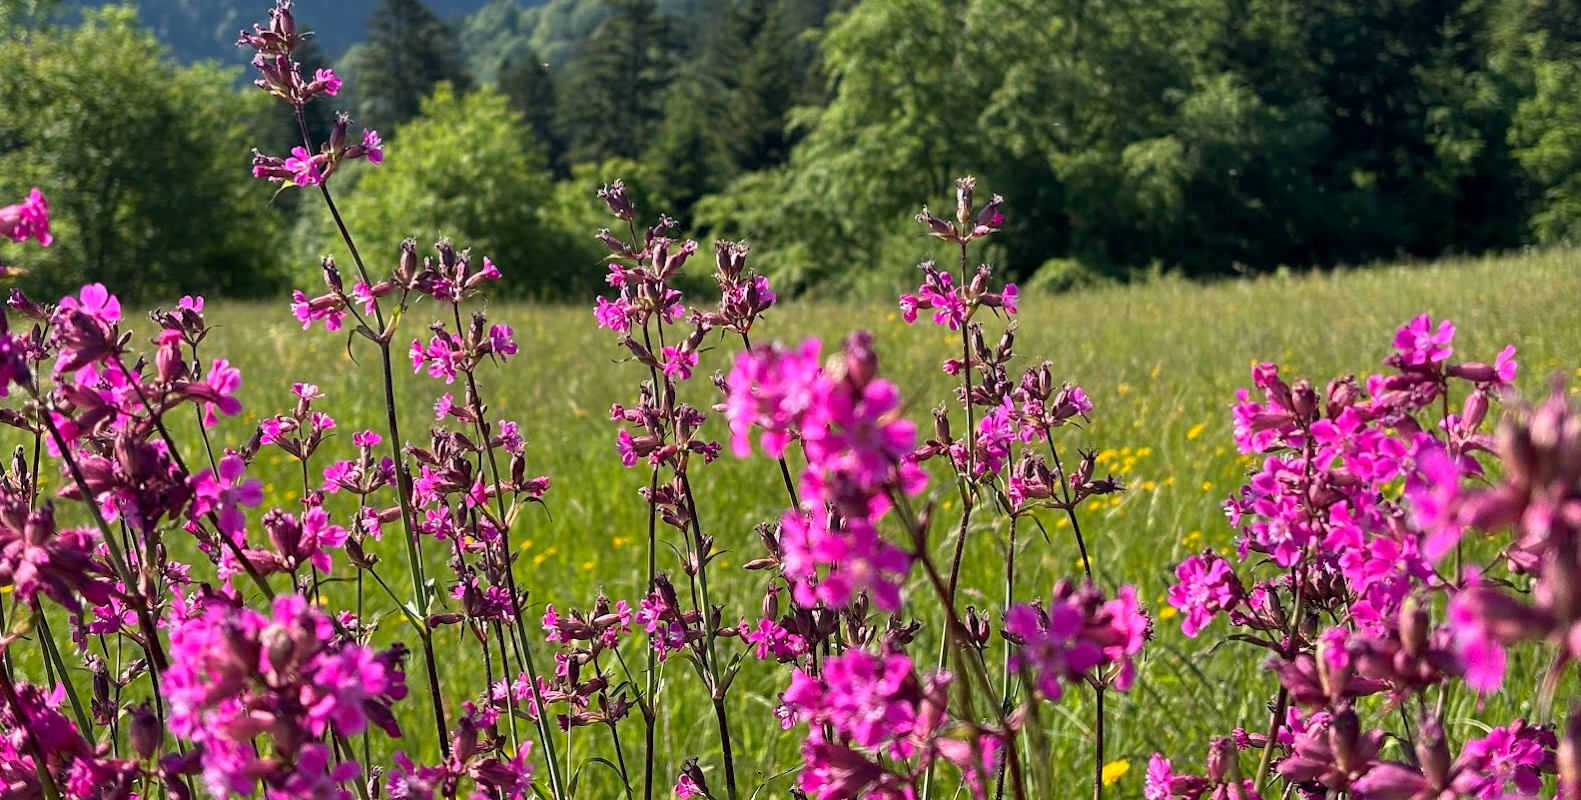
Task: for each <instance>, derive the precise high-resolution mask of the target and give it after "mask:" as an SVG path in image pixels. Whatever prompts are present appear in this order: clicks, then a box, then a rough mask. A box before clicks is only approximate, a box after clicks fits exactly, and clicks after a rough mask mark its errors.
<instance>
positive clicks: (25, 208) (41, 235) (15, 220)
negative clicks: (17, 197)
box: [0, 187, 55, 247]
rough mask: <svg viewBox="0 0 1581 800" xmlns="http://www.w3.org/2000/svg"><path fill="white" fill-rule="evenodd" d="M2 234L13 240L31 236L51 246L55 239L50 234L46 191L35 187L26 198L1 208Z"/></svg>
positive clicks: (17, 240) (0, 234)
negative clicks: (45, 197)
mask: <svg viewBox="0 0 1581 800" xmlns="http://www.w3.org/2000/svg"><path fill="white" fill-rule="evenodd" d="M0 236H6V237H9V238H10V239H11V241H13V242H23V241H26V240H27V239H28V238H30V237H31V238H33V239H37V240H38V243H39V244H41V245H43V246H45V247H49V245H50V242H53V241H54V240H55V239H54V237H53V236H50V234H49V202H48V201H47V200H45V199H44V193H43V192H40V191H39V190H38V188H37V187H34V188H33V191H31V192H29V193H28V196H27V199H26V200H23V201H22V202H20V203H16V204H13V205H9V206H5V207H4V208H0Z"/></svg>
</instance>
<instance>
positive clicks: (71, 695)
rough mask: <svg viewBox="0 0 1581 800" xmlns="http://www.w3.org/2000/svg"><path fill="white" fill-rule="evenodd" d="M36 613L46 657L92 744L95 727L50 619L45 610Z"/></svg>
mask: <svg viewBox="0 0 1581 800" xmlns="http://www.w3.org/2000/svg"><path fill="white" fill-rule="evenodd" d="M36 611H37V612H38V616H37V619H38V633H39V642H40V643H41V644H43V646H44V657H45V658H47V659H48V660H49V662H50V663H53V664H54V665H55V671H56V672H57V673H59V674H60V682H61V684H62V685H64V686H65V687H66V697H67V698H68V699H70V700H71V710H72V712H73V714H74V715H75V716H76V717H77V724H78V725H79V726H81V728H82V735H83V737H85V738H86V739H87V740H88V743H89V744H92V743H93V741H94V739H95V738H96V737H95V736H94V730H93V726H92V725H91V724H89V722H88V715H87V714H86V713H84V712H83V710H82V700H81V698H79V697H78V696H77V683H76V681H73V680H72V679H71V674H70V673H68V672H67V671H66V662H65V661H64V660H63V659H62V658H61V657H60V648H59V647H57V646H56V645H55V634H54V633H52V632H51V631H50V629H49V617H47V616H45V614H44V610H43V609H36Z"/></svg>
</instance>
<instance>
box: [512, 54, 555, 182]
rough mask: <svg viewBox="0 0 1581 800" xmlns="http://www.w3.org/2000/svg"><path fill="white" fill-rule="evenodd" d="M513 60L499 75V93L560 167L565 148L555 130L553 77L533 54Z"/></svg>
mask: <svg viewBox="0 0 1581 800" xmlns="http://www.w3.org/2000/svg"><path fill="white" fill-rule="evenodd" d="M514 58H515V60H513V61H510V62H508V63H506V64H505V66H504V68H502V69H501V70H500V72H499V79H498V85H499V89H500V91H501V92H504V93H505V97H506V99H508V100H509V101H510V106H511V108H512V109H513V110H514V111H516V112H517V113H518V114H521V115H522V118H523V119H525V120H526V121H527V126H528V127H529V128H531V129H532V133H533V136H535V137H537V139H538V140H539V141H541V142H543V143H544V145H545V146H546V147H547V148H548V151H549V162H550V163H551V164H555V163H558V162H559V160H560V155H561V154H562V153H563V152H564V150H565V146H564V141H563V140H562V139H561V138H560V136H559V131H558V130H557V129H556V128H555V107H556V106H555V82H554V74H553V73H551V72H550V71H549V65H548V63H547V62H543V61H539V60H538V55H537V54H536V53H533V52H532V51H531V50H529V51H527V52H525V53H523V54H521V55H519V56H515V57H514Z"/></svg>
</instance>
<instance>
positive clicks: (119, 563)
mask: <svg viewBox="0 0 1581 800" xmlns="http://www.w3.org/2000/svg"><path fill="white" fill-rule="evenodd" d="M35 397H37V396H36V395H35ZM38 399H40V401H42V398H38ZM39 416H40V417H41V418H43V420H44V426H45V427H46V428H47V429H48V430H49V435H50V437H51V438H52V439H54V441H55V445H56V446H57V447H59V448H60V456H61V460H63V461H65V462H66V469H67V471H69V472H70V473H71V478H72V480H73V481H74V482H75V483H76V484H77V488H78V490H79V491H81V492H82V496H83V505H84V506H87V508H88V511H89V513H90V515H91V516H92V517H93V521H94V524H96V525H97V526H98V528H99V534H100V538H101V539H103V540H104V544H105V547H106V548H107V549H109V551H110V561H111V567H112V568H113V569H115V571H116V573H117V574H116V577H117V578H119V579H120V580H121V585H122V586H124V587H125V590H126V594H127V600H128V601H129V603H128V604H129V605H131V606H132V610H133V612H134V613H135V614H136V615H137V624H138V627H139V628H140V629H141V630H142V634H143V637H142V638H143V641H142V645H143V651H144V652H145V653H147V655H148V661H149V666H150V667H151V668H152V669H153V670H154V672H155V677H156V680H155V683H156V685H157V683H158V681H157V674H158V673H160V672H164V671H165V668H166V667H168V666H169V665H170V663H169V662H168V661H166V660H165V651H164V648H163V647H161V646H160V644H159V629H158V628H156V627H155V626H154V620H153V618H152V617H150V616H149V613H148V604H147V603H145V602H143V598H142V596H141V595H140V593H139V591H138V589H137V588H136V587H137V583H136V581H135V580H134V577H133V575H132V570H131V568H130V567H128V566H127V560H126V551H125V550H123V549H122V548H121V542H120V540H119V539H117V538H116V536H115V533H114V532H112V531H111V530H110V523H108V522H106V521H105V520H104V514H102V513H100V511H99V504H98V503H96V502H94V500H93V491H92V490H91V489H89V488H88V481H87V479H86V478H84V477H83V474H82V467H81V465H79V464H78V463H77V456H76V454H75V453H73V452H72V449H71V443H70V442H67V441H66V437H65V436H63V435H61V432H60V428H59V427H58V426H57V425H55V419H54V418H53V417H52V416H50V412H49V410H48V409H47V408H46V409H42V410H41V413H40V414H39Z"/></svg>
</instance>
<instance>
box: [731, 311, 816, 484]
mask: <svg viewBox="0 0 1581 800" xmlns="http://www.w3.org/2000/svg"><path fill="white" fill-rule="evenodd" d="M822 349H823V343H822V342H819V341H818V340H817V339H808V340H806V341H804V342H802V344H801V347H800V348H798V349H797V350H795V351H789V350H783V349H780V348H778V347H759V348H756V349H754V350H751V351H748V352H745V353H742V354H741V355H739V356H737V357H736V365H735V368H734V369H732V370H731V371H730V377H729V378H728V379H727V380H726V384H727V385H728V386H729V387H730V394H729V396H728V397H727V398H726V400H725V418H726V419H728V420H729V421H730V433H731V437H730V447H731V450H732V451H733V452H734V453H735V455H736V457H737V458H745V457H746V456H747V455H748V454H750V453H751V452H752V443H751V430H752V427H753V426H762V428H763V431H764V432H763V435H762V437H761V444H762V445H763V451H764V452H765V453H766V454H768V455H769V456H770V457H772V458H778V457H779V456H781V455H783V454H784V453H785V447H786V446H787V445H789V444H790V442H791V440H792V439H793V438H795V436H796V433H795V431H796V429H797V427H798V426H799V424H800V420H801V417H802V415H803V414H805V413H806V412H807V410H808V409H809V408H811V406H812V404H813V401H814V396H815V394H816V392H817V391H818V386H819V383H820V381H823V367H822V365H821V364H820V363H819V353H820V352H821V350H822Z"/></svg>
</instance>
